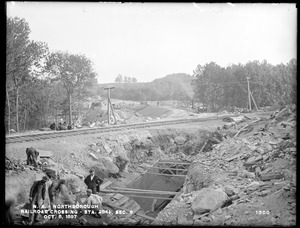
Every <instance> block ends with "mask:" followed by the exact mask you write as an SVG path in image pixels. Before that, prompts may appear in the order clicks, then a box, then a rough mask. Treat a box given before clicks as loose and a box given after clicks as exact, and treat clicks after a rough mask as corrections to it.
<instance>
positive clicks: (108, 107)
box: [104, 87, 115, 125]
mask: <svg viewBox="0 0 300 228" xmlns="http://www.w3.org/2000/svg"><path fill="white" fill-rule="evenodd" d="M114 88H115V87H107V88H104V90H107V123H108V125H110V107H111V106H110V105H111V103H110V90H112V89H114Z"/></svg>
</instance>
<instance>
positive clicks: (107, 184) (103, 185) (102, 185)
mask: <svg viewBox="0 0 300 228" xmlns="http://www.w3.org/2000/svg"><path fill="white" fill-rule="evenodd" d="M111 184H112V182H111V181H106V182H105V183H103V184H101V185H100V190H101V189H105V188H107V187H108V186H110V185H111Z"/></svg>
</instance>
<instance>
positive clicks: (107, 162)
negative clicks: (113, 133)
mask: <svg viewBox="0 0 300 228" xmlns="http://www.w3.org/2000/svg"><path fill="white" fill-rule="evenodd" d="M102 163H103V165H104V167H105V168H106V169H107V171H108V172H109V173H112V174H116V173H118V172H119V168H118V166H117V165H116V164H115V163H113V161H112V159H109V158H103V159H102Z"/></svg>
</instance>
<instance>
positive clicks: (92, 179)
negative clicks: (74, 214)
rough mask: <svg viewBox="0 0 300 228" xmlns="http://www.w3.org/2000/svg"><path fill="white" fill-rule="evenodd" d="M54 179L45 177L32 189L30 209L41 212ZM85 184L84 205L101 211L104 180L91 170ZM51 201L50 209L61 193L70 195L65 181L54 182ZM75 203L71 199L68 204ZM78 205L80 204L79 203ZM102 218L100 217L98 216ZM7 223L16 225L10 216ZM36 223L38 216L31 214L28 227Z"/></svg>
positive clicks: (50, 195)
mask: <svg viewBox="0 0 300 228" xmlns="http://www.w3.org/2000/svg"><path fill="white" fill-rule="evenodd" d="M50 179H52V178H49V177H48V176H43V178H42V179H41V180H38V181H35V182H34V183H33V185H32V186H31V188H30V192H29V202H30V209H31V210H41V209H42V208H43V207H42V205H44V202H45V198H46V183H47V182H48V181H49V180H50ZM84 183H85V184H86V185H87V191H86V193H87V199H86V200H85V202H83V204H84V205H98V207H97V209H98V210H100V209H101V207H102V197H101V196H99V195H98V194H97V192H100V185H101V184H102V183H103V180H102V179H101V178H100V177H98V176H96V175H95V171H94V170H92V169H91V170H90V175H88V176H87V177H86V178H85V179H84ZM48 193H49V199H50V207H51V208H52V207H53V204H54V203H55V202H56V201H55V197H56V196H58V194H59V193H62V195H69V194H68V187H67V182H66V181H65V180H63V179H62V180H52V183H51V185H50V186H49V188H48ZM74 202H75V201H74V200H73V199H72V198H71V197H70V199H69V201H67V203H69V204H71V203H74ZM77 203H78V202H77ZM97 216H98V217H101V216H100V215H97ZM7 217H8V220H9V221H7V223H9V224H14V221H13V219H12V218H13V217H14V216H11V215H8V216H7ZM34 222H39V220H38V214H37V213H33V211H31V213H29V219H28V225H32V224H33V223H34Z"/></svg>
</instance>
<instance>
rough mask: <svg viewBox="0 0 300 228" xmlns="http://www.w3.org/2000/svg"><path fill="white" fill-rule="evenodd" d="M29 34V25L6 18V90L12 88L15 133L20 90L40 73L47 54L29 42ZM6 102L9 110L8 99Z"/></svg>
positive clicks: (41, 45)
mask: <svg viewBox="0 0 300 228" xmlns="http://www.w3.org/2000/svg"><path fill="white" fill-rule="evenodd" d="M29 33H30V29H29V25H28V23H27V22H26V21H25V20H24V19H21V18H18V17H15V18H11V17H9V18H7V41H6V78H7V80H6V81H7V83H6V89H9V88H12V91H13V94H14V98H15V118H16V121H15V122H16V131H17V132H19V91H20V88H21V87H23V86H24V85H26V84H27V83H30V82H31V81H32V79H33V74H34V73H35V71H40V69H41V68H43V66H42V64H41V63H42V61H41V60H42V59H43V58H45V57H46V56H47V54H48V47H47V45H46V44H45V43H42V42H35V41H31V40H29ZM7 96H8V92H7ZM7 101H8V104H7V105H8V107H9V109H10V104H9V99H7ZM9 121H10V111H9ZM8 125H10V123H9V124H8Z"/></svg>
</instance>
